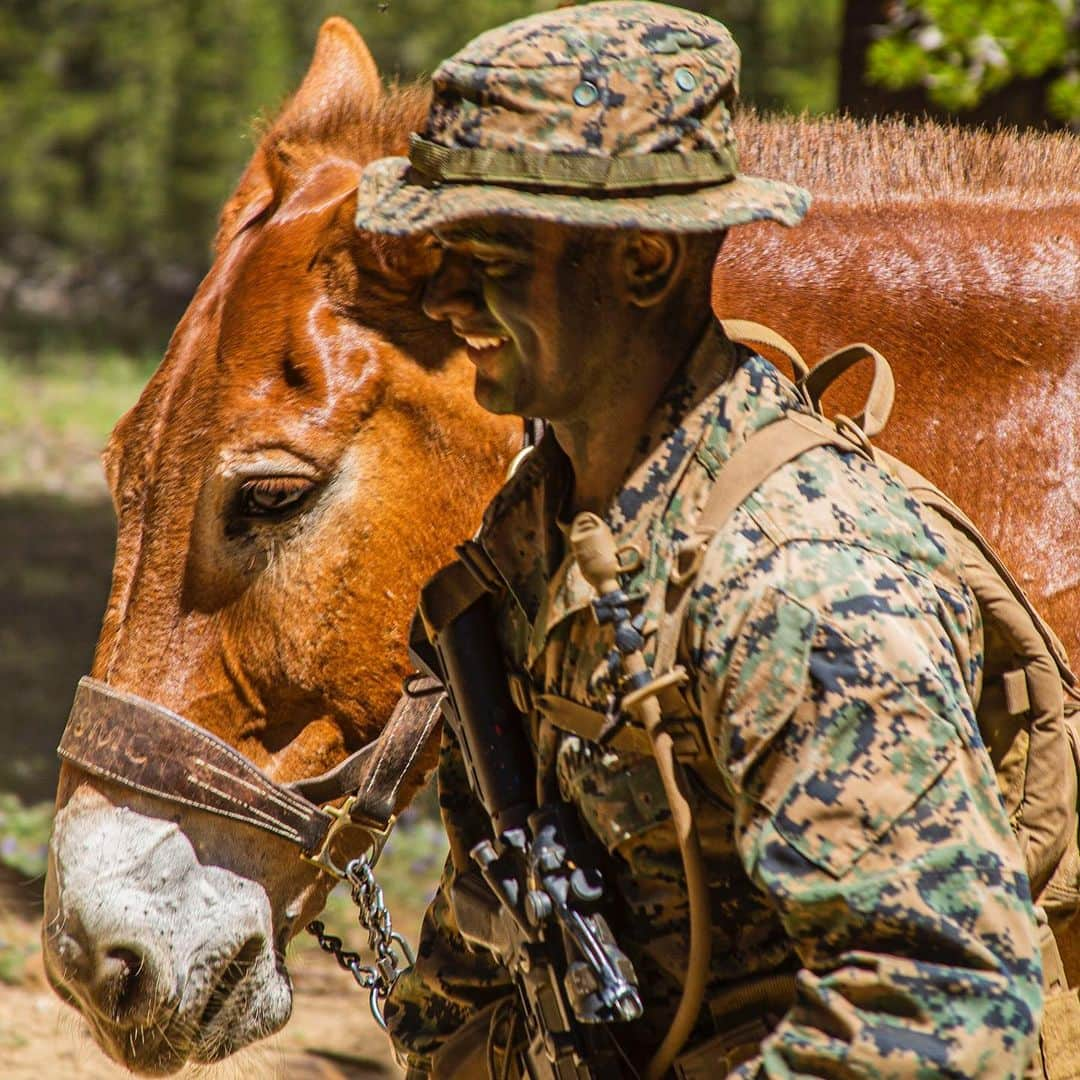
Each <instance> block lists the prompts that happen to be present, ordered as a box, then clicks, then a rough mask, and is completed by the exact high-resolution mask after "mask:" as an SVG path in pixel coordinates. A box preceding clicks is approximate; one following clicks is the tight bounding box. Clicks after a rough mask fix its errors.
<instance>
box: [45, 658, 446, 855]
mask: <svg viewBox="0 0 1080 1080" xmlns="http://www.w3.org/2000/svg"><path fill="white" fill-rule="evenodd" d="M440 691H441V687H440V685H439V683H437V682H436V681H435V680H434V679H426V680H415V679H414V680H412V681H411V682H410V684H409V686H408V689H407V691H406V693H405V694H403V695H402V697H401V698H400V700H399V701H398V703H397V705H396V706H395V708H394V711H393V713H392V714H391V716H390V720H389V722H388V723H387V725H386V727H385V728H384V729H383V731H382V733H381V734H380V735H379V736H378V738H376V739H375V740H373V741H372V742H370V743H368V744H367V745H366V746H364V747H362V748H361V749H360V750H358V751H356V753H354V754H352V755H351V756H349V757H347V758H346V759H345V760H344V761H342V762H341V763H340V764H339V765H337V766H335V767H334V768H333V769H330V770H329V771H328V772H325V773H323V774H321V775H320V776H315V777H311V778H310V779H307V780H298V781H296V782H294V783H292V784H279V783H277V782H276V781H274V780H271V779H270V777H269V776H267V775H266V773H264V772H263V771H262V770H261V769H259V768H258V767H257V766H256V765H255V764H254V763H252V762H251V761H249V760H248V759H247V758H246V757H244V755H243V754H241V753H239V752H238V751H237V750H234V749H233V748H232V747H231V746H229V745H228V744H227V743H225V742H223V741H222V740H221V739H219V738H217V736H215V735H211V734H210V733H209V732H208V731H204V730H203V729H202V728H200V727H197V726H196V725H195V724H192V723H190V722H189V721H187V720H185V719H184V718H183V717H182V716H179V715H178V714H177V713H174V712H172V711H170V710H169V709H166V708H164V707H163V706H161V705H158V704H156V703H155V702H153V701H148V700H147V699H146V698H142V697H139V696H138V695H136V694H129V693H126V692H125V691H122V690H116V689H114V688H113V687H111V686H108V685H107V684H105V683H103V682H100V681H98V680H97V679H92V678H90V677H89V676H84V677H83V678H82V679H80V680H79V686H78V689H77V690H76V692H75V701H74V703H73V704H72V706H71V714H70V716H69V717H68V722H67V726H66V727H65V728H64V733H63V735H62V736H61V738H60V745H59V747H58V748H57V751H58V753H59V755H60V757H62V758H63V759H64V760H65V761H67V762H70V763H71V764H72V765H75V766H77V767H78V768H80V769H83V770H85V771H86V772H88V773H91V774H93V775H94V776H100V777H103V778H104V779H107V780H111V781H113V782H114V783H117V784H120V785H121V786H123V787H126V788H130V789H132V790H134V791H141V792H143V793H144V794H147V795H151V796H153V797H155V798H158V799H162V800H164V801H165V802H171V803H179V804H180V805H183V806H190V807H193V808H195V809H197V810H203V811H205V812H206V813H209V814H216V815H217V816H218V817H225V818H231V819H232V820H234V821H240V822H243V823H244V824H245V825H250V826H252V827H253V828H256V829H261V830H262V831H263V832H267V833H272V834H273V835H274V836H278V837H281V838H282V839H283V840H287V841H288V842H289V843H291V844H294V845H295V846H296V847H298V848H299V849H300V852H301V855H302V857H304V858H306V859H307V860H308V861H310V862H314V863H315V864H316V865H317V866H319V867H320V868H321V869H323V870H326V871H328V872H329V873H332V874H335V875H336V876H341V874H342V871H341V870H340V869H339V868H338V867H337V866H336V865H335V864H334V863H333V862H332V861H331V859H330V846H331V840H332V839H333V838H334V837H335V836H336V835H337V834H338V832H339V831H340V830H342V829H346V828H354V829H358V830H360V831H362V832H364V833H366V834H367V838H368V842H369V844H370V846H371V848H372V849H373V851H374V852H375V853H377V852H378V851H379V849H381V847H382V843H383V841H384V840H385V838H386V835H387V833H388V832H389V830H390V827H391V825H392V824H393V821H394V811H395V809H396V806H397V799H398V792H399V790H400V788H401V784H402V781H403V780H404V778H405V777H406V775H408V773H409V771H410V769H411V767H412V765H413V763H414V762H415V760H416V758H417V756H418V754H419V753H420V751H421V750H422V749H423V747H424V746H425V744H426V743H427V741H428V739H429V738H430V737H431V735H432V734H433V732H434V730H435V728H436V726H437V723H438V719H439V711H440V706H441V704H442V701H443V694H442V693H441V692H440ZM342 796H348V798H347V799H346V801H345V804H344V805H343V806H342V807H341V808H340V809H337V808H333V807H329V808H325V809H320V807H319V805H318V804H319V803H324V802H329V801H331V800H334V799H338V798H341V797H342Z"/></svg>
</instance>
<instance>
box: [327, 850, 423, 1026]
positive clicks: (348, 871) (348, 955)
mask: <svg viewBox="0 0 1080 1080" xmlns="http://www.w3.org/2000/svg"><path fill="white" fill-rule="evenodd" d="M345 880H346V881H348V883H349V886H350V888H351V891H352V900H353V903H354V904H355V905H356V906H357V908H358V909H359V911H358V913H357V918H358V920H359V922H360V925H361V926H362V927H363V928H364V929H365V930H366V931H367V933H368V948H369V949H370V950H371V951H372V952H373V953H374V954H375V962H374V963H372V964H365V963H364V962H363V958H362V957H361V956H360V954H359V953H358V952H352V951H351V950H349V949H346V948H345V946H344V943H343V942H342V940H341V938H339V937H335V936H334V935H333V934H328V933H327V932H326V926H325V925H324V924H323V923H322V922H320V921H319V920H318V919H316V920H314V921H313V922H310V923H308V926H307V928H308V932H309V933H311V934H313V935H314V936H315V937H316V938H317V939H318V941H319V947H320V948H321V949H322V950H323V952H328V953H330V954H331V956H333V957H334V959H335V960H337V962H338V963H339V964H340V965H341V966H342V967H343V968H344V969H345V970H346V971H347V972H349V973H350V974H351V975H352V977H353V978H354V979H355V980H356V983H357V985H358V986H360V987H361V988H363V989H364V990H370V991H371V996H370V998H369V1004H370V1006H371V1015H372V1016H374V1017H375V1022H376V1023H377V1024H378V1025H379V1027H381V1028H382V1029H383V1031H385V1030H386V1020H385V1019H384V1018H383V1012H382V1007H383V1002H384V1001H386V999H387V997H388V996H389V994H390V991H391V990H392V989H393V988H394V983H396V982H397V981H398V979H399V978H400V977H401V976H402V975H404V974H405V972H406V971H408V970H409V969H410V968H411V967H412V966H413V964H414V963H416V957H415V956H414V955H413V951H412V948H411V947H410V946H409V943H408V942H407V941H406V940H405V939H404V938H403V937H402V936H401V934H399V933H398V932H397V931H396V930H395V929H394V926H393V923H392V922H391V920H390V911H389V909H388V908H387V906H386V901H385V899H384V898H383V891H382V888H381V887H380V886H379V883H378V882H377V881H376V880H375V872H374V871H373V870H372V868H371V864H370V863H369V862H368V860H367V857H366V856H361V857H360V858H358V859H352V860H351V861H350V862H348V863H346V864H345ZM399 949H400V952H399ZM403 960H404V963H403V962H402V961H403Z"/></svg>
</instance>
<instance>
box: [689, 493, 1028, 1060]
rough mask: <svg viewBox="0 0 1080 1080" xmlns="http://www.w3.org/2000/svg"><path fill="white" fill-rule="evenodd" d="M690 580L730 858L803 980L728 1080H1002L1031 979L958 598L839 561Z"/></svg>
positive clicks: (977, 639) (860, 553) (876, 559)
mask: <svg viewBox="0 0 1080 1080" xmlns="http://www.w3.org/2000/svg"><path fill="white" fill-rule="evenodd" d="M740 513H742V514H744V515H745V514H746V511H745V510H743V511H740ZM744 520H745V519H744ZM748 528H749V529H750V530H751V531H752V530H753V529H755V528H756V525H755V524H754V523H753V522H750V523H748ZM717 539H720V538H717ZM710 562H712V563H713V564H714V566H715V573H713V572H712V571H711V570H710V565H709V564H710ZM710 575H712V581H713V585H712V586H705V587H700V586H699V594H698V595H697V597H696V602H695V605H694V612H695V614H694V618H693V620H692V622H691V624H690V625H689V627H688V631H689V636H690V638H691V639H692V640H691V641H690V645H691V654H692V656H693V657H694V658H695V659H696V661H697V663H696V665H695V666H696V667H697V670H698V673H699V678H698V682H697V693H698V695H699V704H700V706H701V709H702V714H703V716H704V718H705V724H706V728H707V730H708V732H709V735H710V738H711V740H712V743H713V749H714V752H715V755H716V759H717V761H718V764H719V767H720V770H721V772H722V774H723V776H724V778H725V780H726V782H727V784H728V786H729V787H730V790H731V792H732V796H733V798H734V801H735V828H736V842H737V846H738V849H739V856H740V858H741V861H742V863H743V866H744V867H745V870H746V872H747V874H748V876H749V878H750V880H751V882H752V884H753V886H754V887H755V888H756V889H757V890H758V891H759V893H760V895H761V897H762V901H763V902H764V903H766V904H768V905H770V906H772V907H773V908H774V910H775V911H776V912H777V913H778V916H779V917H780V919H781V921H782V923H783V925H784V927H785V930H786V932H787V934H788V935H789V937H790V939H791V941H792V943H793V946H794V948H795V950H796V952H797V954H798V957H799V959H800V961H801V965H802V970H801V971H800V973H799V976H798V982H797V985H798V990H797V999H796V1002H795V1005H794V1006H793V1007H792V1008H791V1010H790V1011H789V1012H788V1013H787V1015H786V1016H785V1017H784V1018H783V1019H782V1021H781V1022H780V1024H779V1026H778V1027H777V1028H776V1030H775V1031H774V1032H773V1033H772V1034H771V1035H770V1036H769V1037H768V1038H767V1039H766V1040H765V1042H764V1043H763V1044H762V1048H761V1052H760V1054H759V1055H758V1056H757V1057H755V1058H754V1059H752V1060H751V1061H749V1062H747V1063H745V1064H744V1065H742V1066H741V1067H740V1068H739V1069H738V1070H737V1072H736V1073H735V1074H733V1075H736V1076H739V1077H746V1078H749V1077H791V1076H796V1075H799V1076H824V1077H830V1078H846V1077H859V1078H875V1080H878V1078H885V1077H922V1076H926V1077H929V1076H934V1077H953V1078H961V1077H963V1078H967V1077H976V1076H987V1077H990V1076H992V1077H1006V1076H1017V1075H1020V1074H1022V1073H1023V1071H1024V1068H1025V1066H1026V1065H1027V1062H1028V1061H1029V1059H1030V1057H1031V1054H1032V1052H1033V1049H1034V1047H1035V1045H1036V1034H1037V1030H1038V1024H1039V1014H1040V1010H1041V966H1040V959H1039V954H1038V949H1037V945H1036V940H1035V927H1034V920H1033V913H1032V908H1031V902H1030V897H1029V891H1028V886H1027V879H1026V876H1025V873H1024V870H1023V863H1022V859H1021V857H1020V854H1019V851H1018V849H1017V847H1016V845H1015V843H1014V841H1013V838H1012V834H1011V831H1010V828H1009V824H1008V821H1007V819H1006V816H1005V811H1004V809H1003V806H1002V804H1001V801H1000V799H999V798H998V795H997V786H996V782H995V777H994V774H993V771H992V767H991V765H990V762H989V758H988V756H987V754H986V752H985V750H984V749H983V746H982V742H981V739H980V737H979V734H978V729H977V724H976V720H975V717H974V714H973V709H972V704H971V698H972V694H973V693H977V690H975V686H976V685H977V681H978V673H979V664H980V655H981V625H980V622H979V615H978V609H977V605H976V604H975V603H974V600H973V598H972V596H971V594H970V592H969V591H968V590H967V588H966V587H965V586H963V585H962V584H961V583H958V582H957V581H956V580H955V579H954V580H953V581H952V582H949V581H948V580H942V578H941V575H940V574H938V573H937V571H936V570H935V571H930V570H926V569H925V568H919V567H918V566H917V564H916V565H913V564H911V563H905V561H904V560H903V559H900V560H897V559H896V558H893V557H887V555H886V554H883V553H881V552H880V551H879V552H875V551H874V550H872V548H871V549H868V548H867V547H864V546H862V545H861V544H858V543H855V542H852V543H845V542H842V541H840V542H838V541H830V542H821V541H805V542H787V543H782V544H780V545H779V546H778V547H774V548H773V549H772V551H771V553H770V555H769V557H768V558H767V559H764V560H755V561H752V562H749V563H747V562H744V563H743V565H742V569H741V570H740V571H739V572H738V573H737V574H736V575H735V576H732V574H731V552H730V550H727V551H721V552H717V551H716V545H715V544H714V545H713V547H712V548H710V553H709V554H707V555H706V564H705V567H704V573H703V575H702V577H701V578H699V582H700V581H706V582H707V581H709V580H710ZM717 580H722V581H723V586H722V587H720V588H717V587H716V584H715V583H716V581H717Z"/></svg>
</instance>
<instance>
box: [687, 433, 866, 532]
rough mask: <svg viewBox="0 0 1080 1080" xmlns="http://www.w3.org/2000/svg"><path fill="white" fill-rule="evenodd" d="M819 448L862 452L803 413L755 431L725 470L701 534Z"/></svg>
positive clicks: (699, 527)
mask: <svg viewBox="0 0 1080 1080" xmlns="http://www.w3.org/2000/svg"><path fill="white" fill-rule="evenodd" d="M819 446H836V447H838V448H839V449H841V450H848V451H850V450H856V449H859V450H861V449H862V448H861V446H859V445H858V444H857V443H855V442H853V441H852V440H851V439H848V438H847V437H845V436H844V435H842V434H841V433H840V432H839V431H837V429H836V428H835V427H834V426H833V425H832V424H830V423H829V422H828V421H826V420H819V419H818V418H817V417H813V416H807V415H805V414H803V413H788V414H787V416H785V417H784V418H783V419H781V420H776V421H774V422H773V423H771V424H768V425H767V426H766V427H763V428H761V430H760V431H755V432H754V434H753V435H751V436H750V438H749V439H747V440H746V442H745V443H743V445H742V446H740V447H739V449H738V450H736V451H735V453H734V454H732V455H731V457H730V458H729V459H728V460H727V461H726V462H724V464H723V465H722V466H721V468H720V475H719V478H718V480H717V482H716V484H714V485H713V489H712V491H711V492H710V493H709V498H708V501H707V502H706V503H705V509H704V510H702V512H701V517H700V518H699V519H698V523H697V530H698V531H699V532H716V531H717V530H718V529H720V527H721V526H722V525H723V524H724V522H726V521H727V519H728V518H729V517H731V515H732V514H733V513H735V511H736V510H737V509H738V508H739V507H740V506H741V505H742V504H743V503H744V502H745V501H746V499H747V497H748V496H750V495H752V494H753V493H754V492H755V491H756V490H757V489H758V488H759V487H761V485H762V484H763V483H764V482H765V481H766V480H767V479H768V478H769V477H770V476H772V474H773V473H774V472H776V470H777V469H779V468H780V467H781V466H783V465H786V464H787V463H788V462H789V461H794V460H795V458H797V457H802V455H803V454H805V453H806V452H807V451H809V450H814V449H816V448H817V447H819Z"/></svg>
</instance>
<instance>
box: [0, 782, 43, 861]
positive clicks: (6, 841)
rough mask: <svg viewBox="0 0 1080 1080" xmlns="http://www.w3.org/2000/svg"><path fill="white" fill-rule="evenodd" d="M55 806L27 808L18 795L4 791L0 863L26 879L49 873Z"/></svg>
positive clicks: (1, 796) (0, 810)
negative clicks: (49, 848)
mask: <svg viewBox="0 0 1080 1080" xmlns="http://www.w3.org/2000/svg"><path fill="white" fill-rule="evenodd" d="M52 818H53V804H52V803H51V802H42V803H36V804H34V805H33V806H24V805H23V804H22V803H21V802H20V801H19V799H18V798H17V797H16V796H15V795H10V794H7V793H5V792H0V864H3V865H4V866H7V867H10V868H11V869H12V870H15V871H17V872H18V873H19V874H21V875H22V876H23V877H27V878H35V877H40V876H41V875H43V874H44V873H45V866H46V862H47V859H48V847H49V833H50V831H51V830H52Z"/></svg>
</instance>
